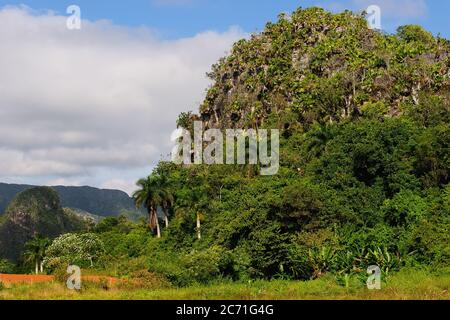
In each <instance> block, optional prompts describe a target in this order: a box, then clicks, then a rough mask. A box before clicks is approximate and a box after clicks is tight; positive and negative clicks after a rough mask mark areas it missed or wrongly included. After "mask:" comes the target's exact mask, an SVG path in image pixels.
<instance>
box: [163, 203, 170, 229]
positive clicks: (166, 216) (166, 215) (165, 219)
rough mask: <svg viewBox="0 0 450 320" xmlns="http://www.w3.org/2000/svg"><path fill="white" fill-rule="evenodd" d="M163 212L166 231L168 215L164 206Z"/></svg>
mask: <svg viewBox="0 0 450 320" xmlns="http://www.w3.org/2000/svg"><path fill="white" fill-rule="evenodd" d="M163 211H164V222H165V224H166V229H167V228H168V227H169V215H168V212H167V208H166V207H165V206H163Z"/></svg>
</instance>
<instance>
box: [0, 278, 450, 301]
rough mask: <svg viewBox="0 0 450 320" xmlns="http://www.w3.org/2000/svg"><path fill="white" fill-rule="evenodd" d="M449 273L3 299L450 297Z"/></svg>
mask: <svg viewBox="0 0 450 320" xmlns="http://www.w3.org/2000/svg"><path fill="white" fill-rule="evenodd" d="M449 287H450V275H448V274H447V275H440V276H438V275H429V274H427V273H426V272H424V271H404V272H402V273H399V274H396V275H394V276H392V277H390V278H389V279H388V281H387V283H385V284H384V285H383V288H382V290H379V291H369V290H368V289H366V288H364V286H362V285H361V284H352V285H351V286H350V287H349V288H344V287H341V286H339V285H338V284H337V282H336V281H335V279H334V278H333V277H331V276H329V277H324V278H322V279H319V280H314V281H306V282H300V281H281V280H276V281H256V282H253V283H246V284H243V283H223V284H216V285H210V286H194V287H189V288H169V289H154V290H149V289H132V288H121V287H119V286H115V287H112V288H109V289H108V290H105V289H104V288H100V287H99V286H98V285H95V284H89V285H86V287H85V288H84V289H83V290H82V291H80V292H76V291H71V290H68V289H67V288H66V287H65V286H63V285H62V284H59V283H55V282H53V283H36V284H32V285H30V284H21V285H17V284H16V285H7V286H6V287H4V288H3V289H0V299H15V300H22V299H23V300H35V299H39V300H48V299H49V300H61V299H64V300H65V299H77V300H94V299H96V300H97V299H98V300H131V299H133V300H185V299H186V300H198V299H206V300H208V299H209V300H216V299H221V300H229V299H230V300H231V299H232V300H326V299H337V300H349V299H352V300H353V299H358V300H361V299H362V300H450V294H449Z"/></svg>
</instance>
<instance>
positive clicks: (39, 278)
mask: <svg viewBox="0 0 450 320" xmlns="http://www.w3.org/2000/svg"><path fill="white" fill-rule="evenodd" d="M0 281H1V282H4V283H36V282H51V281H53V277H52V276H45V275H27V274H0Z"/></svg>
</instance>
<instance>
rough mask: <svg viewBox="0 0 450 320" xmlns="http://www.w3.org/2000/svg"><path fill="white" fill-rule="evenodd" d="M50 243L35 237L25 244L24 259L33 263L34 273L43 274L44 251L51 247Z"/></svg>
mask: <svg viewBox="0 0 450 320" xmlns="http://www.w3.org/2000/svg"><path fill="white" fill-rule="evenodd" d="M51 243H52V241H51V240H50V239H48V238H45V237H42V236H39V235H38V236H35V237H34V238H33V239H31V240H30V241H28V242H27V243H26V244H25V252H24V254H23V255H24V258H25V261H27V262H34V264H35V273H36V274H39V272H41V273H43V272H44V264H43V260H44V256H45V251H46V250H47V248H48V247H49V246H50V245H51Z"/></svg>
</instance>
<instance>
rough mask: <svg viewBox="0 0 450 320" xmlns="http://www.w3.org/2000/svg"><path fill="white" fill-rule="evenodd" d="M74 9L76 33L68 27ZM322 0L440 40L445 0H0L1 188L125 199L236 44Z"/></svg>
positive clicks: (163, 152) (389, 27)
mask: <svg viewBox="0 0 450 320" xmlns="http://www.w3.org/2000/svg"><path fill="white" fill-rule="evenodd" d="M72 4H76V5H78V6H79V7H80V8H81V18H82V19H83V23H82V28H81V29H80V30H69V29H68V28H67V24H66V21H67V17H68V14H66V8H67V7H68V6H69V5H72ZM321 4H322V5H323V4H324V5H323V6H324V7H326V8H328V9H329V10H332V11H342V10H344V9H351V10H353V11H362V10H363V9H366V8H367V7H368V6H369V5H373V4H376V5H378V6H379V7H380V8H381V24H382V28H383V29H384V30H385V31H387V32H393V31H395V29H396V28H397V27H398V26H399V25H403V24H411V23H414V24H421V25H423V26H425V27H426V28H427V29H428V30H430V31H432V32H433V33H434V34H438V33H440V34H441V35H443V36H445V37H447V38H450V28H449V24H448V18H447V15H448V13H449V12H450V1H443V0H345V1H333V0H332V1H327V0H308V1H293V0H276V1H275V0H239V1H238V0H128V1H119V0H68V1H66V0H33V1H28V0H20V1H14V0H8V1H4V0H0V70H1V72H0V182H8V183H27V184H37V185H90V186H94V187H100V188H108V189H121V190H124V191H127V192H129V193H131V192H132V191H133V190H134V189H135V182H136V181H137V180H138V179H139V178H141V177H143V176H146V175H147V174H149V173H150V172H151V170H152V168H153V167H154V165H155V164H156V163H157V162H158V161H159V160H161V159H167V158H168V157H167V155H168V153H169V152H170V150H171V148H172V147H173V145H172V142H171V141H170V136H171V133H172V132H173V130H174V129H175V122H176V119H177V116H178V115H179V114H180V113H181V112H186V111H197V110H198V107H199V105H200V104H201V101H202V100H203V99H204V95H205V90H206V89H207V88H208V86H209V85H210V84H211V83H210V80H208V79H207V77H206V73H207V72H208V71H210V68H211V65H212V64H214V63H215V62H217V60H218V59H219V58H221V57H223V56H224V55H226V53H227V52H228V51H229V49H230V48H231V46H232V44H233V43H234V42H235V41H237V40H239V39H241V38H243V37H248V34H249V33H252V32H257V31H261V30H262V28H263V27H264V25H265V23H266V22H267V21H274V20H276V18H277V16H278V14H279V13H280V12H286V13H289V12H292V11H293V10H295V9H296V8H297V7H299V6H302V7H308V6H313V5H321ZM22 5H23V6H22ZM24 124H26V125H24Z"/></svg>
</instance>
